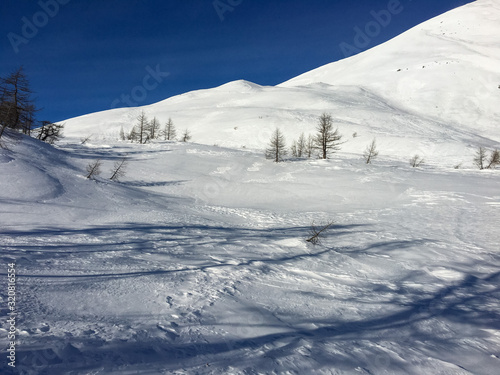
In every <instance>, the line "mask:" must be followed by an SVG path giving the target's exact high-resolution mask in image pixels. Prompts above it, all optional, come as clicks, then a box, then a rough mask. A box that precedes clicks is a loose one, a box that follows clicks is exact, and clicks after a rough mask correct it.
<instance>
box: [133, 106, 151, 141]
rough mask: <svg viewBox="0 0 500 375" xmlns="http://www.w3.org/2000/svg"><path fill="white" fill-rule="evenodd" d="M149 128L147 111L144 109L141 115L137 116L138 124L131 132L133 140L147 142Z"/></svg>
mask: <svg viewBox="0 0 500 375" xmlns="http://www.w3.org/2000/svg"><path fill="white" fill-rule="evenodd" d="M148 128H149V123H148V117H147V116H146V113H145V112H144V111H142V112H141V113H140V114H139V116H137V124H136V125H135V127H134V129H133V130H132V132H131V137H132V138H133V140H137V141H139V143H140V144H143V143H146V142H147V141H148V139H149V134H148Z"/></svg>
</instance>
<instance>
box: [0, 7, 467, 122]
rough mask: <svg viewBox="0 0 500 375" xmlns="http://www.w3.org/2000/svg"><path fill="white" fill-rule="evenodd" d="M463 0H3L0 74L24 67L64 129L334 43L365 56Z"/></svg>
mask: <svg viewBox="0 0 500 375" xmlns="http://www.w3.org/2000/svg"><path fill="white" fill-rule="evenodd" d="M468 2H470V1H464V0H400V1H399V5H398V0H390V1H389V0H338V1H336V0H282V1H272V0H216V1H214V0H190V1H188V0H176V1H174V0H41V1H36V0H2V1H1V2H0V35H1V39H0V40H1V41H0V57H1V59H0V76H5V75H7V74H8V73H9V72H11V71H13V70H15V69H16V68H17V67H19V66H20V65H23V66H24V68H25V71H26V73H27V75H28V78H29V80H30V82H31V84H32V88H33V90H34V91H35V92H36V98H37V100H36V103H37V105H38V106H39V107H43V109H42V110H41V111H40V113H39V114H38V116H37V117H38V118H39V119H40V120H45V119H46V120H50V121H61V120H64V119H67V118H70V117H75V116H78V115H83V114H87V113H91V112H96V111H102V110H107V109H110V108H112V107H125V106H131V105H146V104H151V103H155V102H157V101H160V100H163V99H166V98H168V97H170V96H173V95H177V94H181V93H184V92H187V91H191V90H196V89H201V88H210V87H215V86H218V85H221V84H224V83H227V82H229V81H233V80H237V79H246V80H249V81H252V82H255V83H258V84H261V85H276V84H278V83H281V82H283V81H286V80H288V79H290V78H292V77H294V76H297V75H299V74H301V73H304V72H306V71H309V70H311V69H314V68H317V67H319V66H321V65H324V64H327V63H330V62H333V61H336V60H339V59H342V58H344V57H345V54H344V52H343V51H342V49H341V48H340V45H341V43H345V44H344V46H345V45H346V44H349V45H351V46H353V47H360V48H359V49H360V50H364V49H369V48H371V47H374V46H376V45H377V44H380V43H383V42H385V41H387V40H388V39H391V38H393V37H394V36H396V35H398V34H400V33H402V32H404V31H405V30H407V29H409V28H411V27H413V26H415V25H417V24H419V23H421V22H423V21H425V20H427V19H430V18H432V17H434V16H437V15H439V14H441V13H444V12H445V11H447V10H450V9H453V8H455V7H458V6H460V5H464V4H466V3H468ZM56 4H57V5H56ZM396 5H397V6H396ZM216 6H217V9H216ZM391 6H392V10H396V9H397V12H394V14H391V20H390V22H387V21H388V18H385V19H384V18H382V22H381V21H378V22H379V27H378V28H377V26H376V25H375V24H374V23H373V22H377V21H376V20H375V19H374V16H373V14H374V13H373V12H376V13H378V14H381V13H380V12H382V13H384V12H383V11H388V9H389V10H391V9H390V8H391ZM384 14H385V15H387V13H384ZM370 22H371V24H369V23H370ZM380 23H383V25H380ZM367 25H371V29H370V28H369V29H368V30H369V31H370V32H371V36H369V37H368V38H367V39H365V41H368V43H364V44H366V46H365V45H360V44H359V43H358V44H357V45H356V44H355V37H356V33H357V31H356V30H364V29H365V28H366V26H367ZM356 27H358V28H359V29H355V28H356ZM155 71H156V73H155ZM167 73H168V75H167Z"/></svg>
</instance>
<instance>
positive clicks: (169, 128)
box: [163, 118, 177, 141]
mask: <svg viewBox="0 0 500 375" xmlns="http://www.w3.org/2000/svg"><path fill="white" fill-rule="evenodd" d="M163 136H164V139H165V141H172V140H174V139H175V137H177V131H176V129H175V126H174V122H173V121H172V119H171V118H169V119H168V121H167V123H166V124H165V129H164V130H163Z"/></svg>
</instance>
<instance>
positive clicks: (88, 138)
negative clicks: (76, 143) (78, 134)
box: [80, 127, 123, 145]
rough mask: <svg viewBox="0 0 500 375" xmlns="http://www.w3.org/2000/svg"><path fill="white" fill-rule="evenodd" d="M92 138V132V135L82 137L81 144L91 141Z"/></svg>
mask: <svg viewBox="0 0 500 375" xmlns="http://www.w3.org/2000/svg"><path fill="white" fill-rule="evenodd" d="M122 131H123V127H122ZM91 138H92V134H91V135H87V136H86V137H82V138H80V144H82V145H84V144H85V143H87V142H88V141H90V139H91Z"/></svg>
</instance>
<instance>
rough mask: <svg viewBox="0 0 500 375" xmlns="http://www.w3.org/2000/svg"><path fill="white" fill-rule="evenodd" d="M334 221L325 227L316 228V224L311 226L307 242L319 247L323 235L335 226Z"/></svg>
mask: <svg viewBox="0 0 500 375" xmlns="http://www.w3.org/2000/svg"><path fill="white" fill-rule="evenodd" d="M333 223H334V222H333V221H331V222H330V223H328V224H327V225H325V226H323V227H319V228H318V227H316V225H314V223H313V224H312V225H311V230H310V231H309V238H307V239H306V241H307V242H309V243H312V244H313V245H318V244H320V243H321V235H322V234H323V233H324V232H325V231H326V230H327V229H328V228H330V227H331V226H332V225H333Z"/></svg>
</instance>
